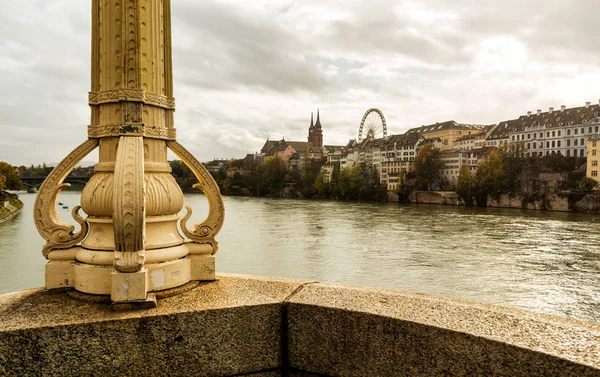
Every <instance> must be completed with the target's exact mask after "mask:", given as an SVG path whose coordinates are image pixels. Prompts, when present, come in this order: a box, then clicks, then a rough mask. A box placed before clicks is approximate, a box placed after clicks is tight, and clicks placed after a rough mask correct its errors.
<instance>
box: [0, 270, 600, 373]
mask: <svg viewBox="0 0 600 377" xmlns="http://www.w3.org/2000/svg"><path fill="white" fill-rule="evenodd" d="M191 288H193V289H191V290H189V291H185V292H184V293H181V294H179V295H176V296H170V297H163V298H162V299H159V301H158V307H157V308H155V309H146V310H138V311H129V312H113V311H111V309H110V305H107V304H101V303H95V302H92V301H78V300H74V299H72V298H70V296H68V295H67V294H66V292H64V291H62V292H61V291H50V292H45V291H43V290H41V289H34V290H29V291H25V292H19V293H12V294H7V295H2V296H0V375H48V376H52V375H62V376H71V375H73V376H79V375H111V376H114V375H117V376H119V375H122V376H138V375H139V376H143V375H144V376H145V375H152V376H154V375H157V376H160V375H169V376H190V375H193V376H247V375H250V376H254V377H261V376H266V377H275V376H280V375H287V376H292V377H317V376H450V375H457V376H600V357H599V356H600V324H592V323H586V322H581V321H575V320H570V319H566V318H558V317H553V316H547V315H540V314H533V313H529V312H524V311H521V310H513V309H505V308H498V307H493V306H488V305H482V304H476V303H472V302H467V301H461V300H453V299H445V298H441V297H432V296H427V295H419V294H411V293H404V292H395V291H383V290H375V289H366V288H351V287H344V286H337V285H330V284H321V283H315V282H305V281H304V282H303V281H294V280H281V279H269V278H255V277H248V276H239V275H226V276H220V277H219V280H217V281H214V282H210V283H200V284H199V285H198V286H197V287H195V288H194V287H191ZM166 296H168V295H166ZM286 367H289V368H287V369H288V370H282V369H284V368H286ZM280 370H281V372H280Z"/></svg>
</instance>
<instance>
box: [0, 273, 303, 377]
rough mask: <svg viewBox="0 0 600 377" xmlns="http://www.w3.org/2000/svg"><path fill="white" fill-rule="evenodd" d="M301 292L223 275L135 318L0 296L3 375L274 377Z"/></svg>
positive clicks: (25, 295) (80, 305)
mask: <svg viewBox="0 0 600 377" xmlns="http://www.w3.org/2000/svg"><path fill="white" fill-rule="evenodd" d="M299 285H300V283H298V282H295V281H290V280H288V281H286V280H281V279H262V278H251V277H228V276H219V280H217V281H214V282H209V283H202V284H200V285H199V286H198V288H196V289H194V290H191V291H188V292H185V293H182V294H179V295H177V296H172V297H169V298H165V299H161V300H159V302H158V307H157V308H155V309H147V310H136V311H129V312H114V311H112V310H111V309H110V305H105V304H104V305H103V304H98V303H91V302H81V301H75V300H73V299H71V298H70V297H68V296H67V295H66V294H65V292H63V291H49V292H46V291H43V290H40V289H37V290H29V291H24V292H19V293H13V294H6V295H0V375H2V376H38V375H44V376H245V375H249V376H253V377H278V376H280V375H281V374H280V372H279V369H280V367H281V360H282V356H281V349H282V347H281V318H282V317H281V302H282V301H283V300H284V299H285V298H286V297H288V296H289V295H290V294H292V292H294V291H295V290H296V289H297V288H298V286H299Z"/></svg>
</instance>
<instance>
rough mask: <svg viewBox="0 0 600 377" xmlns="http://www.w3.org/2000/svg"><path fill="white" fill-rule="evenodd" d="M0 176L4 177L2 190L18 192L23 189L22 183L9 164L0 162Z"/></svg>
mask: <svg viewBox="0 0 600 377" xmlns="http://www.w3.org/2000/svg"><path fill="white" fill-rule="evenodd" d="M0 176H3V177H4V189H7V190H20V189H22V188H23V182H21V178H20V177H19V175H18V174H17V173H15V168H14V167H13V166H12V165H11V164H9V163H7V162H4V161H0Z"/></svg>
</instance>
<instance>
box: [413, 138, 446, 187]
mask: <svg viewBox="0 0 600 377" xmlns="http://www.w3.org/2000/svg"><path fill="white" fill-rule="evenodd" d="M443 168H444V162H443V161H442V158H441V151H440V149H439V148H434V146H433V145H432V144H430V143H427V144H425V145H424V146H423V148H421V150H420V151H419V154H417V157H415V172H416V173H417V186H419V187H420V188H422V189H427V190H431V185H432V184H434V183H435V182H437V181H438V180H439V176H440V170H442V169H443Z"/></svg>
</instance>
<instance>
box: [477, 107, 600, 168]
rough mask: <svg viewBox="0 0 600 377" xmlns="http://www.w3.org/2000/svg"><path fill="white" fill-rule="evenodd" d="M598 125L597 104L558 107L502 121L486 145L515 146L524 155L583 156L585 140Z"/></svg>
mask: <svg viewBox="0 0 600 377" xmlns="http://www.w3.org/2000/svg"><path fill="white" fill-rule="evenodd" d="M599 128H600V104H594V105H592V104H591V102H586V104H585V106H581V107H574V108H569V109H567V108H566V106H564V105H563V106H561V108H560V110H555V109H554V107H550V108H549V109H548V111H546V112H542V110H537V112H536V113H535V114H533V113H532V112H531V111H528V112H527V115H522V116H520V117H519V118H518V119H513V120H508V121H503V122H500V123H499V124H498V126H497V127H496V128H495V129H494V130H493V131H492V132H491V134H490V135H489V137H488V138H487V142H486V144H487V145H488V146H495V147H502V146H503V145H508V146H512V145H517V146H519V147H518V149H519V150H520V152H519V153H522V155H523V157H542V156H547V155H549V154H553V153H558V154H561V155H563V156H566V157H581V158H585V157H586V156H587V155H586V149H587V140H588V139H589V138H590V137H591V136H593V135H597V134H598V132H599Z"/></svg>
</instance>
